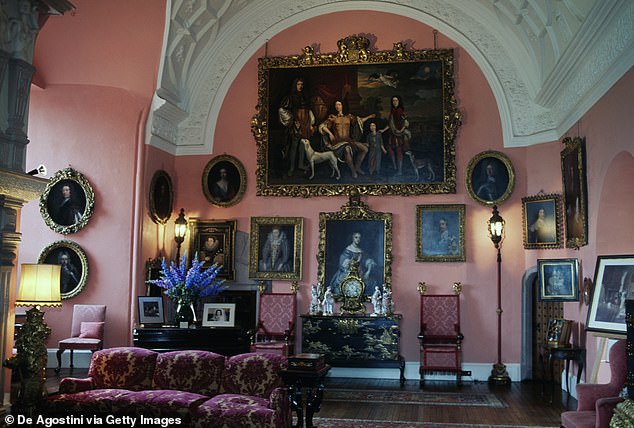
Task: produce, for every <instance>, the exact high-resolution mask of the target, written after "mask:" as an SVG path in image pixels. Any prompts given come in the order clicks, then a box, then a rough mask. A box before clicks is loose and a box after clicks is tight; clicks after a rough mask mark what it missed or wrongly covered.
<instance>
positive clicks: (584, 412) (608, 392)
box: [561, 340, 627, 428]
mask: <svg viewBox="0 0 634 428" xmlns="http://www.w3.org/2000/svg"><path fill="white" fill-rule="evenodd" d="M626 378H627V358H626V353H625V340H619V341H617V342H616V343H615V344H614V345H612V348H610V383H606V384H590V383H586V384H580V385H577V400H578V401H577V410H576V411H569V412H564V413H562V414H561V426H562V427H564V428H608V426H609V425H610V419H611V418H612V414H613V413H614V408H615V407H616V405H617V404H618V403H620V402H621V401H623V398H621V397H619V394H620V393H621V391H622V390H623V387H624V386H625V381H626Z"/></svg>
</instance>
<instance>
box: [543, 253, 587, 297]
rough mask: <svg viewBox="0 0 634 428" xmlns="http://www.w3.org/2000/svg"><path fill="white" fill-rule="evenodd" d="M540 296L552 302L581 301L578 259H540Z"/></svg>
mask: <svg viewBox="0 0 634 428" xmlns="http://www.w3.org/2000/svg"><path fill="white" fill-rule="evenodd" d="M537 278H538V280H539V298H540V300H543V301H550V302H576V301H579V262H578V260H577V259H538V260H537Z"/></svg>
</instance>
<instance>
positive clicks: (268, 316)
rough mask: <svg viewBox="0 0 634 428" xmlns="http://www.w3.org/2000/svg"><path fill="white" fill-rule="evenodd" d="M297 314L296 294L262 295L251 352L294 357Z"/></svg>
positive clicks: (252, 334) (252, 333) (253, 332)
mask: <svg viewBox="0 0 634 428" xmlns="http://www.w3.org/2000/svg"><path fill="white" fill-rule="evenodd" d="M296 314H297V296H296V293H263V294H261V295H260V311H259V316H258V325H257V328H256V330H255V331H252V332H251V336H252V339H251V352H266V353H271V354H278V355H284V356H289V355H293V354H294V353H295V318H296Z"/></svg>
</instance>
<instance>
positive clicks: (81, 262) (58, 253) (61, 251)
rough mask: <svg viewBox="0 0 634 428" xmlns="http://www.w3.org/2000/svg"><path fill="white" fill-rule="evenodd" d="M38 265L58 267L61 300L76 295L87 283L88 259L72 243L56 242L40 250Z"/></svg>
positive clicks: (81, 250)
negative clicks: (59, 268)
mask: <svg viewBox="0 0 634 428" xmlns="http://www.w3.org/2000/svg"><path fill="white" fill-rule="evenodd" d="M37 262H38V263H40V264H48V265H59V266H60V267H61V272H60V284H59V291H60V295H61V297H62V299H70V298H71V297H74V296H76V295H78V294H79V293H80V292H81V290H83V288H84V287H85V286H86V282H87V281H88V258H87V257H86V253H85V252H84V250H83V249H82V248H81V247H80V246H79V245H78V244H77V243H75V242H72V241H66V240H62V241H56V242H53V243H52V244H50V245H48V246H47V247H46V248H44V249H43V250H42V252H41V253H40V256H39V257H38V260H37Z"/></svg>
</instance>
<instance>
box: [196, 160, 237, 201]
mask: <svg viewBox="0 0 634 428" xmlns="http://www.w3.org/2000/svg"><path fill="white" fill-rule="evenodd" d="M202 185H203V192H204V193H205V197H206V198H207V200H208V201H209V202H211V203H212V204H213V205H215V206H218V207H229V206H231V205H235V204H237V203H238V202H239V201H240V199H242V196H243V195H244V191H245V190H246V171H245V169H244V166H243V165H242V163H241V162H240V161H239V160H238V159H236V158H235V157H233V156H230V155H220V156H216V157H215V158H213V159H212V160H210V161H209V163H208V164H207V166H206V167H205V171H204V172H203V177H202Z"/></svg>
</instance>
